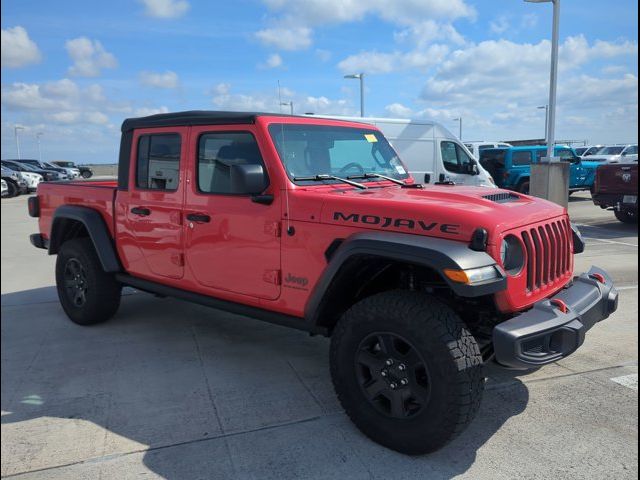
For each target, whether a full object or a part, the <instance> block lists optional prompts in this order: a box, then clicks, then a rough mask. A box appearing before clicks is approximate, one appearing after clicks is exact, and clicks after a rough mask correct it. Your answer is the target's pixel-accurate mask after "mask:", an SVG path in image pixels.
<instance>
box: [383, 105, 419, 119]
mask: <svg viewBox="0 0 640 480" xmlns="http://www.w3.org/2000/svg"><path fill="white" fill-rule="evenodd" d="M384 110H385V112H386V113H387V114H388V115H389V116H391V117H399V118H411V117H412V116H413V110H412V109H411V108H409V107H406V106H404V105H402V104H401V103H392V104H390V105H387V106H386V107H384Z"/></svg>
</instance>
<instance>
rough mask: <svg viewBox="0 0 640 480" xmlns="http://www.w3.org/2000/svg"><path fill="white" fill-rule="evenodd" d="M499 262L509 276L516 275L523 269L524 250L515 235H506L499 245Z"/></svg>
mask: <svg viewBox="0 0 640 480" xmlns="http://www.w3.org/2000/svg"><path fill="white" fill-rule="evenodd" d="M500 261H501V262H502V266H503V267H504V269H505V271H506V272H507V273H508V274H509V275H517V274H519V273H520V272H521V271H522V268H523V267H524V249H523V248H522V243H520V240H519V239H518V237H516V236H515V235H507V236H506V237H505V239H504V240H503V241H502V244H501V245H500Z"/></svg>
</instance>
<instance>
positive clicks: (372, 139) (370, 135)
mask: <svg viewBox="0 0 640 480" xmlns="http://www.w3.org/2000/svg"><path fill="white" fill-rule="evenodd" d="M364 138H366V139H367V142H369V143H376V142H377V141H378V139H377V138H376V136H375V135H374V134H373V133H365V134H364Z"/></svg>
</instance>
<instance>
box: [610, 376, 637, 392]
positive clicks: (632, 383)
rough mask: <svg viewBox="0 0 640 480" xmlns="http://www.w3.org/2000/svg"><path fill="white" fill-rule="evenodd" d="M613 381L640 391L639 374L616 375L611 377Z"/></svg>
mask: <svg viewBox="0 0 640 480" xmlns="http://www.w3.org/2000/svg"><path fill="white" fill-rule="evenodd" d="M611 380H612V381H613V382H616V383H619V384H620V385H622V386H623V387H627V388H630V389H631V390H635V391H636V392H637V391H638V374H637V373H633V374H631V375H623V376H622V377H615V378H612V379H611Z"/></svg>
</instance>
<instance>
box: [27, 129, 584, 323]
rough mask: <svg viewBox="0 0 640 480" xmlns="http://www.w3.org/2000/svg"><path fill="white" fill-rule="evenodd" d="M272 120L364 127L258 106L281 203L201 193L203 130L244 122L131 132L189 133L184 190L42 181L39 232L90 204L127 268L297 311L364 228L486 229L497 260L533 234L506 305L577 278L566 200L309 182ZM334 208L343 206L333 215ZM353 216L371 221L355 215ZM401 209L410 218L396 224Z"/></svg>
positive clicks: (456, 235) (464, 236)
mask: <svg viewBox="0 0 640 480" xmlns="http://www.w3.org/2000/svg"><path fill="white" fill-rule="evenodd" d="M272 123H278V124H280V123H296V124H300V123H306V124H312V125H338V126H345V124H346V125H347V126H348V125H351V126H353V127H357V128H362V127H363V125H361V124H351V123H345V122H338V121H331V120H326V119H306V118H305V119H301V118H283V117H279V116H274V117H269V116H261V117H258V119H257V121H256V124H255V125H243V130H245V131H249V132H251V133H253V134H254V136H255V138H256V139H257V141H258V144H259V146H260V150H261V153H262V156H263V158H264V161H265V165H266V168H267V171H268V174H269V178H270V179H271V182H272V184H271V185H270V186H269V190H268V191H267V192H266V193H272V194H273V195H274V198H275V201H274V202H273V203H272V204H271V205H268V206H265V205H259V204H255V203H251V202H250V201H249V200H248V199H247V198H246V197H239V196H222V195H210V194H204V193H200V192H198V189H197V185H196V182H195V181H194V179H195V172H194V169H195V156H194V155H195V154H194V152H195V150H196V148H197V138H198V136H199V134H200V133H202V132H212V131H224V130H230V131H237V130H238V127H237V126H214V127H212V126H196V127H183V128H179V129H176V128H175V127H161V128H153V129H139V130H136V131H135V133H134V139H133V144H134V145H135V144H136V140H137V138H139V136H141V135H144V134H150V133H154V134H157V133H164V132H170V133H176V132H179V133H180V134H181V135H182V136H183V138H184V139H185V142H184V144H183V145H184V147H183V150H182V152H181V162H180V169H181V170H180V178H183V179H185V181H184V182H181V183H180V186H179V187H178V189H177V190H176V191H172V192H162V191H150V190H145V189H141V188H137V187H135V186H134V183H133V182H131V185H132V186H131V187H130V189H129V190H128V191H124V190H118V189H117V184H116V183H115V182H91V183H87V182H67V183H65V184H64V185H61V184H54V183H47V184H43V185H42V186H40V188H39V190H38V197H39V198H40V202H41V211H42V214H41V216H40V231H41V232H43V235H45V236H46V235H47V232H50V231H51V219H52V215H53V213H54V212H55V210H56V209H57V208H58V207H60V206H62V205H81V206H86V207H90V208H93V209H96V210H97V211H99V212H100V214H101V215H102V217H103V218H104V221H105V223H106V225H107V226H108V227H109V229H110V233H111V234H112V235H113V238H114V243H115V245H116V248H117V251H118V254H119V257H120V259H121V261H122V264H123V267H124V269H125V270H126V271H127V272H128V273H129V274H131V275H133V276H136V277H140V278H143V279H147V280H152V281H157V282H160V283H163V284H166V285H170V286H175V287H179V288H182V289H187V290H189V291H193V292H197V293H201V294H204V295H211V296H214V297H217V298H222V299H225V300H229V301H234V302H242V303H245V304H250V305H255V306H260V307H263V308H266V309H269V310H274V311H278V312H282V313H286V314H288V315H293V316H299V317H302V316H303V315H304V310H305V305H306V302H307V300H308V298H309V292H310V291H312V290H313V288H314V287H315V285H316V282H317V281H318V279H319V277H320V275H321V273H322V272H323V271H324V269H325V267H326V259H325V257H324V252H325V251H326V250H327V248H328V247H329V245H330V244H331V242H333V241H334V240H335V239H336V238H347V237H348V236H350V235H352V234H353V233H356V232H358V231H363V230H365V231H366V230H385V231H396V232H402V233H408V234H415V235H427V236H431V237H438V238H446V239H450V240H454V241H456V242H461V243H469V241H470V240H471V236H472V234H473V231H474V230H475V229H476V228H477V227H484V228H486V229H487V231H488V234H489V239H490V242H489V246H488V251H489V253H490V254H491V255H492V256H493V257H494V258H500V252H499V249H500V244H501V242H502V239H503V238H504V237H505V236H506V235H508V234H509V233H515V234H516V235H517V236H519V237H522V235H523V234H524V235H525V236H530V243H529V245H530V252H531V254H532V257H534V255H535V258H531V259H530V265H531V266H530V268H529V269H528V270H527V269H523V270H522V272H521V273H520V274H519V275H516V276H512V277H509V279H508V288H507V289H505V290H504V291H502V292H500V293H498V294H497V296H496V302H497V305H498V307H499V308H500V310H501V311H502V312H505V313H509V312H514V311H518V310H522V309H526V308H528V307H530V306H531V305H532V304H533V303H535V302H536V301H539V300H540V299H542V298H546V297H548V296H550V295H552V294H554V293H555V292H557V291H558V290H559V289H561V288H562V287H563V286H564V285H566V283H567V282H568V281H569V280H570V279H571V277H572V276H573V245H572V235H571V228H570V226H569V220H568V215H567V212H566V210H565V209H563V208H562V207H560V206H558V205H556V204H554V203H551V202H547V201H545V200H541V199H538V198H534V197H528V196H525V195H521V196H519V198H518V199H517V200H516V201H511V202H505V203H498V202H495V201H493V200H491V199H487V198H485V197H486V196H487V195H490V194H494V195H495V194H499V193H501V192H502V193H506V191H500V190H495V191H494V190H488V189H486V188H483V187H463V186H453V185H431V186H429V185H427V186H425V188H423V189H403V188H400V187H399V186H397V185H394V184H392V183H390V182H384V183H380V184H379V185H377V186H379V187H380V188H376V189H375V190H374V189H370V190H364V191H361V190H357V189H351V188H345V186H344V185H341V184H336V185H322V186H318V185H314V186H304V187H301V186H299V185H295V184H293V183H291V182H290V181H289V179H288V178H287V174H286V172H285V171H284V169H283V167H282V163H281V162H280V161H279V159H278V153H277V151H276V150H275V148H274V146H273V144H272V143H270V142H269V141H268V139H269V133H268V127H269V125H270V124H272ZM367 128H369V129H371V130H372V131H373V130H375V127H367ZM135 155H136V152H135V151H132V152H131V161H130V171H129V176H130V178H133V177H134V176H135ZM285 192H287V194H288V197H289V198H288V199H286V198H285ZM287 201H288V206H289V210H288V211H289V215H288V216H287ZM132 207H143V208H149V209H150V210H151V211H152V214H151V215H150V216H147V217H139V216H137V215H135V214H132V213H131V208H132ZM198 212H208V213H211V222H209V223H206V224H197V225H195V227H194V228H188V225H189V222H188V221H186V220H185V215H186V214H188V213H198ZM336 212H340V213H341V214H343V215H341V216H339V218H338V219H337V220H336V218H335V213H336ZM350 215H351V217H349V216H350ZM353 215H358V219H364V220H367V221H359V222H357V223H356V222H354V218H355V217H354V216H353ZM344 217H347V218H349V219H348V220H344ZM385 219H393V223H389V222H391V220H387V222H388V223H389V225H388V226H386V225H385ZM398 219H401V220H402V219H405V220H407V221H406V222H396V220H398ZM421 222H422V223H421ZM283 225H285V227H289V226H293V227H294V228H295V230H296V235H295V236H288V235H283V228H282V227H283ZM442 225H445V226H447V225H450V226H451V227H450V230H447V228H445V229H444V230H443V229H442ZM550 263H553V265H552V266H551V267H549V264H550ZM536 269H537V272H536ZM545 269H547V270H548V271H547V270H545ZM527 274H529V275H531V276H532V277H529V278H528V277H527ZM289 275H291V276H292V277H296V278H297V277H303V278H305V282H306V284H305V287H304V288H300V287H299V286H297V285H296V284H293V285H292V284H290V283H291V282H287V278H289ZM532 278H533V280H532Z"/></svg>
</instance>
